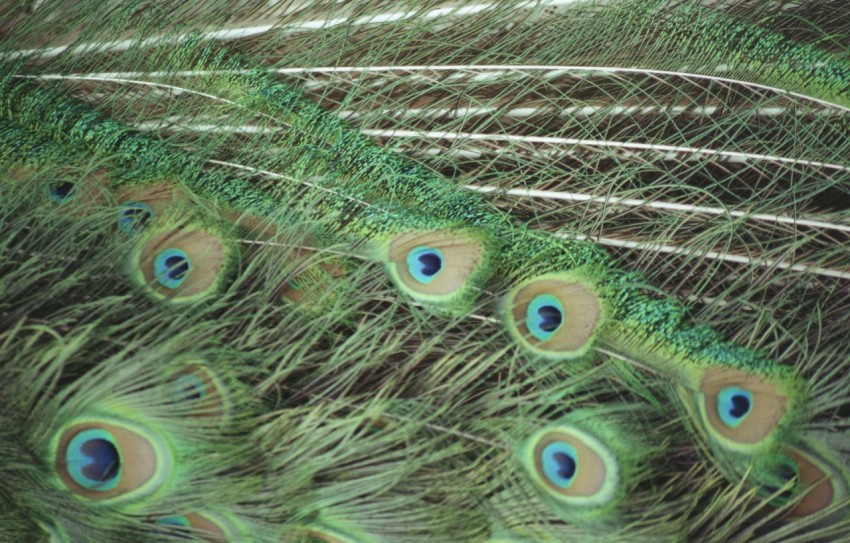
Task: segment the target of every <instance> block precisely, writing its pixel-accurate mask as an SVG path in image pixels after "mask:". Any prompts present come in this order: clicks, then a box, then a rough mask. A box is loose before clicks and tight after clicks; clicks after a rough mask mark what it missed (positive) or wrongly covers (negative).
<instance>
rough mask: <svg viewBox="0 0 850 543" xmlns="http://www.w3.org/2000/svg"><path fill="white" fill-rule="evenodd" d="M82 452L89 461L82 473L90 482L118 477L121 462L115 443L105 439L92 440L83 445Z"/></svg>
mask: <svg viewBox="0 0 850 543" xmlns="http://www.w3.org/2000/svg"><path fill="white" fill-rule="evenodd" d="M80 452H81V453H82V454H83V455H85V456H86V457H88V459H89V463H88V464H87V465H85V466H83V468H82V470H81V471H82V472H83V475H85V476H86V477H88V478H89V479H90V480H92V481H101V482H103V481H109V480H110V479H112V478H114V477H115V476H116V475H118V470H119V468H120V467H121V461H120V458H119V456H118V449H117V448H116V447H115V445H114V444H113V443H110V442H109V441H107V440H105V439H90V440H88V441H86V442H85V443H83V445H82V447H80Z"/></svg>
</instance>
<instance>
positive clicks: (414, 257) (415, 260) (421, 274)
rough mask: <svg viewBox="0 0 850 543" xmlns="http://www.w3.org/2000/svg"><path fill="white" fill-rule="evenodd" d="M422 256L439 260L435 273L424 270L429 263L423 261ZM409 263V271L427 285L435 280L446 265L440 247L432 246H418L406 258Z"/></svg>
mask: <svg viewBox="0 0 850 543" xmlns="http://www.w3.org/2000/svg"><path fill="white" fill-rule="evenodd" d="M422 257H433V258H435V259H437V260H438V261H439V264H438V266H437V269H436V270H435V271H434V272H433V273H430V274H429V273H426V272H425V271H423V270H424V269H425V268H426V267H427V265H426V264H425V263H423V262H422V260H421V259H422ZM405 261H406V263H407V271H408V272H409V273H410V275H411V276H413V278H414V279H416V280H417V281H419V282H420V283H422V284H425V285H427V284H428V283H430V282H431V281H433V280H434V279H435V278H436V277H437V275H439V274H440V271H441V270H442V269H443V266H445V258H444V257H443V253H441V252H440V250H439V249H434V248H432V247H416V248H415V249H413V250H411V251H410V252H409V253H407V258H406V259H405ZM432 266H433V264H432Z"/></svg>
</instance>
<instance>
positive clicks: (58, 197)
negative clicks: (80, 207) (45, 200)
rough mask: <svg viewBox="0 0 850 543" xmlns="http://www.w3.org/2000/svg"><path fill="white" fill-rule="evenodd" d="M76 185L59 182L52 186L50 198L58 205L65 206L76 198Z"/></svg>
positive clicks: (69, 182)
mask: <svg viewBox="0 0 850 543" xmlns="http://www.w3.org/2000/svg"><path fill="white" fill-rule="evenodd" d="M75 192H76V185H75V184H74V183H73V182H71V181H59V182H56V183H54V184H52V185H51V186H50V198H51V199H52V200H53V201H54V202H56V203H57V204H65V203H68V202H70V201H71V200H72V199H73V198H74V194H75Z"/></svg>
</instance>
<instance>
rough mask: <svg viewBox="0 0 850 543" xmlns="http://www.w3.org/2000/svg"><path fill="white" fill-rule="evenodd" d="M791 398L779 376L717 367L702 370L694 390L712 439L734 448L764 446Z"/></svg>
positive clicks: (750, 448)
mask: <svg viewBox="0 0 850 543" xmlns="http://www.w3.org/2000/svg"><path fill="white" fill-rule="evenodd" d="M790 398H791V396H790V394H789V393H788V392H787V391H785V390H784V389H783V387H782V381H781V380H778V379H777V380H772V379H771V378H770V377H761V376H759V375H755V374H752V373H747V372H744V371H742V370H738V369H735V368H718V367H713V368H708V369H706V370H705V371H704V372H703V373H702V378H701V380H700V383H699V393H698V394H696V400H697V402H698V406H699V412H700V416H701V417H702V421H703V424H704V425H705V428H706V430H708V431H709V433H710V435H711V437H712V439H713V440H715V441H716V442H717V443H719V444H721V445H722V446H723V447H724V448H727V449H732V450H736V451H752V450H754V449H755V448H759V447H762V446H765V445H766V444H767V443H768V442H769V441H770V439H769V438H770V436H771V435H773V433H774V430H775V429H776V427H777V426H778V425H779V424H780V422H781V421H782V420H783V418H784V417H785V414H786V411H787V410H788V404H789V401H790Z"/></svg>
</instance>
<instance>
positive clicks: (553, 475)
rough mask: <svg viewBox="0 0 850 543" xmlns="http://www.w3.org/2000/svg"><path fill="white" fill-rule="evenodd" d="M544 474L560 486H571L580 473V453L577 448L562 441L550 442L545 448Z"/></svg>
mask: <svg viewBox="0 0 850 543" xmlns="http://www.w3.org/2000/svg"><path fill="white" fill-rule="evenodd" d="M542 455H543V462H542V464H543V474H544V475H545V476H546V479H547V480H548V481H549V482H550V483H552V484H553V485H555V486H557V487H559V488H569V486H570V485H571V484H573V481H574V480H575V476H576V473H578V454H577V453H576V450H575V448H574V447H573V446H572V445H570V444H568V443H564V442H562V441H555V442H553V443H549V444H548V445H546V446H545V447H544V448H543V452H542Z"/></svg>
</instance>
